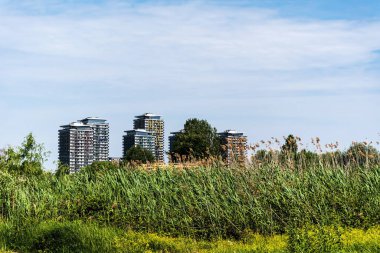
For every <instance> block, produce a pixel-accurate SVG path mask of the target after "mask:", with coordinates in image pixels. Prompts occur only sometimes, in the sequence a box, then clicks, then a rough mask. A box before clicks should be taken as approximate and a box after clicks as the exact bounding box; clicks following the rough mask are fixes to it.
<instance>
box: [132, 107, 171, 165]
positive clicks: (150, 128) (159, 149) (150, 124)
mask: <svg viewBox="0 0 380 253" xmlns="http://www.w3.org/2000/svg"><path fill="white" fill-rule="evenodd" d="M133 129H135V130H137V129H144V130H146V131H147V132H150V133H153V135H154V137H155V140H154V143H155V151H154V155H155V157H156V161H157V162H164V153H165V151H164V134H165V124H164V120H163V119H162V116H160V115H156V114H152V113H145V114H143V115H139V116H136V117H135V119H134V121H133Z"/></svg>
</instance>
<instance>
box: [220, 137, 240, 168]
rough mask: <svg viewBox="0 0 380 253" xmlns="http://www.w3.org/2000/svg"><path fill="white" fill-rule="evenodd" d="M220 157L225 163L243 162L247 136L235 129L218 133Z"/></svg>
mask: <svg viewBox="0 0 380 253" xmlns="http://www.w3.org/2000/svg"><path fill="white" fill-rule="evenodd" d="M218 136H219V138H220V144H221V150H222V158H223V160H224V161H225V162H226V163H227V164H232V163H238V164H244V163H245V161H246V159H247V136H245V135H244V134H243V133H238V132H237V131H235V130H226V131H224V132H221V133H218Z"/></svg>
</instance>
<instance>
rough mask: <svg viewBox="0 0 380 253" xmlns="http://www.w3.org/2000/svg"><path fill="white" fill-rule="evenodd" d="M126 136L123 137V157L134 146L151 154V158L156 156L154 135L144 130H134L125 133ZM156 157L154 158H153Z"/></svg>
mask: <svg viewBox="0 0 380 253" xmlns="http://www.w3.org/2000/svg"><path fill="white" fill-rule="evenodd" d="M125 133H126V135H124V136H123V156H124V157H125V154H126V153H127V151H128V150H129V149H130V148H132V147H136V146H140V147H142V148H144V149H147V150H149V151H150V152H152V154H153V156H155V154H156V144H155V140H156V137H155V135H154V133H152V132H148V131H146V130H145V129H135V130H129V131H125ZM155 157H156V156H155Z"/></svg>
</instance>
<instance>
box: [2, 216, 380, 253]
mask: <svg viewBox="0 0 380 253" xmlns="http://www.w3.org/2000/svg"><path fill="white" fill-rule="evenodd" d="M288 232H289V234H288V235H270V236H263V235H260V234H257V233H252V232H249V231H247V232H246V234H245V237H244V238H243V240H241V241H235V240H220V239H219V240H213V241H204V240H195V239H190V238H184V237H176V238H174V237H169V236H162V235H158V234H154V233H139V232H134V231H131V230H127V231H125V230H121V229H117V228H115V227H110V226H99V225H98V224H96V223H93V222H81V221H72V222H67V221H64V222H58V221H54V220H47V221H43V222H41V223H25V224H23V225H22V226H15V225H14V224H12V223H10V222H1V223H0V252H4V253H10V252H15V251H16V252H57V253H58V252H74V253H75V252H86V253H87V252H116V253H122V252H136V253H140V252H141V253H143V252H178V253H179V252H189V253H190V252H205V253H206V252H209V253H222V252H223V253H225V252H250V253H293V252H302V253H307V252H322V253H323V252H326V253H327V252H328V253H330V252H341V253H348V252H350V253H352V252H357V253H359V252H379V249H380V228H379V227H371V228H369V229H368V230H363V229H352V228H342V227H331V226H330V227H329V226H304V227H300V228H293V230H289V231H288ZM2 249H3V250H2ZM4 249H8V250H12V251H5V250H4Z"/></svg>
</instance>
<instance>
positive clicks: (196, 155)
mask: <svg viewBox="0 0 380 253" xmlns="http://www.w3.org/2000/svg"><path fill="white" fill-rule="evenodd" d="M219 156H220V140H219V137H218V135H217V131H216V128H213V127H212V126H211V125H210V124H209V123H208V122H207V121H206V120H199V119H188V120H187V121H186V123H185V125H184V130H183V132H181V133H178V134H177V135H176V137H175V139H174V142H173V149H172V154H171V160H172V161H174V162H180V161H189V160H190V161H191V160H202V159H209V158H211V157H219Z"/></svg>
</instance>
